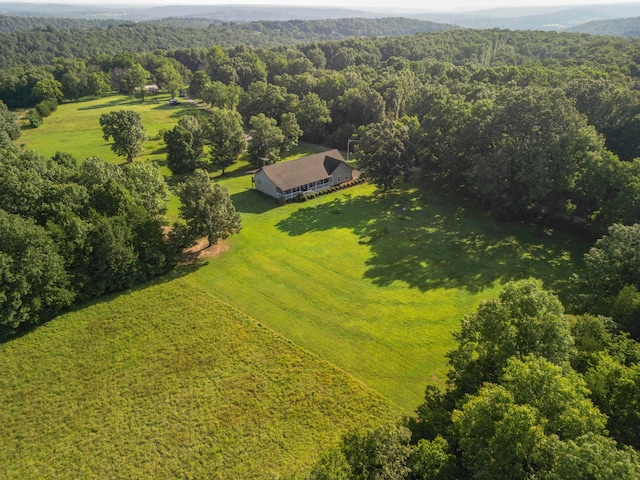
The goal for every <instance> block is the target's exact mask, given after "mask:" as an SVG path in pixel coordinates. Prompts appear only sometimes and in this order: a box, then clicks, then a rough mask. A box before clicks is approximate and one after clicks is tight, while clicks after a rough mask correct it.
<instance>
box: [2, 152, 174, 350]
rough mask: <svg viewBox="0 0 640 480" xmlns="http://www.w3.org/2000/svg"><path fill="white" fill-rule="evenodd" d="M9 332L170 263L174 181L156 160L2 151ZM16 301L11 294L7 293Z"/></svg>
mask: <svg viewBox="0 0 640 480" xmlns="http://www.w3.org/2000/svg"><path fill="white" fill-rule="evenodd" d="M0 183H2V185H3V188H2V189H0V202H2V204H3V207H4V209H3V210H2V214H3V217H2V222H3V228H2V229H1V230H2V232H1V233H0V235H2V234H4V235H6V238H5V239H4V240H2V242H0V259H1V260H0V263H1V264H2V266H1V267H0V270H2V272H1V273H0V276H3V279H4V280H3V281H2V282H0V284H1V285H2V289H4V290H2V292H0V304H2V306H1V307H0V309H3V310H5V311H4V312H3V315H2V318H6V319H7V323H6V324H3V326H2V328H0V330H2V332H0V335H1V336H2V337H5V336H7V335H10V334H12V333H14V332H15V331H17V330H19V329H20V328H27V327H29V326H33V325H37V324H39V323H41V322H43V321H45V320H47V319H49V318H51V317H53V316H54V315H56V314H57V313H59V312H60V311H61V310H63V309H64V308H65V307H68V306H69V305H70V304H71V303H72V302H73V300H74V299H75V298H77V299H78V300H84V299H87V298H90V297H94V296H98V295H102V294H103V293H105V292H112V291H116V290H119V289H122V288H128V287H131V286H133V285H135V284H136V283H139V282H141V281H144V280H146V279H149V278H151V277H153V276H156V275H160V274H163V273H166V272H167V271H168V270H170V269H171V268H172V267H173V265H174V263H175V257H174V254H173V253H172V250H171V249H170V247H169V246H168V245H167V244H166V242H165V241H164V238H163V232H162V222H161V217H160V215H161V214H162V213H164V211H165V210H166V202H167V195H168V188H167V186H166V183H165V182H164V179H163V178H162V176H161V175H160V173H159V172H158V169H157V167H155V166H154V165H152V164H135V165H128V166H126V167H124V168H121V167H118V166H115V165H112V164H108V163H105V162H103V161H101V160H99V159H97V158H89V159H87V160H86V161H85V162H83V164H82V165H81V166H80V167H78V166H77V164H76V162H75V160H74V159H73V158H72V157H70V156H69V155H66V154H62V153H58V154H56V155H55V156H54V157H53V158H52V159H44V158H42V157H40V156H38V155H36V154H34V153H32V152H28V151H23V150H19V149H5V150H3V151H2V152H1V153H0ZM5 301H6V302H7V303H3V302H5Z"/></svg>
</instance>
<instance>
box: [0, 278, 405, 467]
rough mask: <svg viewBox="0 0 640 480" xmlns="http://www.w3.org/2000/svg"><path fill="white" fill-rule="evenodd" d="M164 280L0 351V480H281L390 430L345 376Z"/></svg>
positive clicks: (197, 291)
mask: <svg viewBox="0 0 640 480" xmlns="http://www.w3.org/2000/svg"><path fill="white" fill-rule="evenodd" d="M165 280H166V281H165V282H158V283H157V284H155V285H152V286H148V287H146V288H141V289H139V290H136V291H133V292H129V293H124V294H122V295H119V296H115V297H111V298H107V299H105V300H104V301H102V302H98V303H96V304H94V305H91V306H88V307H86V308H83V309H79V310H78V311H75V312H72V313H69V314H66V315H63V316H60V317H58V318H56V319H55V320H53V321H51V322H49V323H48V324H46V325H44V326H42V327H41V328H39V329H38V330H36V331H34V332H31V333H30V334H28V335H25V336H23V337H21V338H17V339H14V340H12V341H9V342H6V343H4V344H2V345H0V371H1V372H2V375H0V403H1V404H2V405H3V408H2V409H0V438H2V445H3V447H2V449H0V465H1V466H2V473H1V474H0V477H2V478H68V479H72V478H83V479H91V478H96V479H97V478H156V479H161V478H167V479H168V478H221V479H223V478H225V479H226V478H255V479H261V478H263V479H268V478H281V476H282V475H284V474H289V473H296V472H301V471H305V470H306V469H307V468H309V465H310V464H312V463H313V462H314V461H315V459H316V458H317V455H318V454H319V452H321V451H322V450H323V449H325V448H326V447H327V446H328V445H330V444H333V443H335V442H336V441H337V440H338V439H339V437H340V435H341V434H342V433H343V432H344V431H345V430H346V429H347V428H351V427H354V426H365V425H373V424H377V423H379V422H380V421H383V420H384V419H390V418H393V416H392V415H393V413H392V411H391V410H390V408H389V407H388V404H387V403H386V402H385V400H384V399H383V398H382V397H381V396H380V395H378V394H376V393H375V392H373V391H372V390H371V389H369V388H368V387H366V386H365V385H364V384H362V383H361V382H359V381H357V380H356V379H355V378H353V377H352V376H350V375H348V374H347V373H345V372H343V371H340V370H338V369H337V368H335V367H334V366H333V365H331V364H329V363H328V362H327V361H325V360H322V359H320V358H318V357H317V356H316V355H314V354H313V353H310V352H308V351H305V350H302V349H301V348H299V347H297V346H296V345H294V344H293V343H291V342H290V341H288V340H287V339H285V338H283V337H282V336H280V335H278V334H276V333H274V332H273V331H272V330H270V329H269V328H266V327H265V326H264V325H263V324H261V323H260V322H258V321H256V320H255V319H253V318H250V317H248V316H246V315H244V314H243V313H242V312H240V311H239V310H237V309H236V308H234V307H233V306H231V305H229V304H227V303H225V302H222V301H220V300H218V299H217V298H216V297H214V296H212V295H211V294H210V293H208V292H207V291H206V290H204V289H202V288H200V287H198V286H195V285H194V282H193V281H187V280H186V279H185V278H180V277H179V276H175V277H172V278H170V279H169V278H167V279H165Z"/></svg>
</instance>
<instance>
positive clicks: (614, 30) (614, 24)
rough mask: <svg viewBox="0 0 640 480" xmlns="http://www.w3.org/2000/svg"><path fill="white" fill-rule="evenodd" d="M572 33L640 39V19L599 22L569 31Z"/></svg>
mask: <svg viewBox="0 0 640 480" xmlns="http://www.w3.org/2000/svg"><path fill="white" fill-rule="evenodd" d="M569 31H571V32H579V33H589V34H591V35H612V36H617V37H640V17H633V18H618V19H616V20H598V21H594V22H589V23H585V24H583V25H578V26H576V27H573V28H571V29H569Z"/></svg>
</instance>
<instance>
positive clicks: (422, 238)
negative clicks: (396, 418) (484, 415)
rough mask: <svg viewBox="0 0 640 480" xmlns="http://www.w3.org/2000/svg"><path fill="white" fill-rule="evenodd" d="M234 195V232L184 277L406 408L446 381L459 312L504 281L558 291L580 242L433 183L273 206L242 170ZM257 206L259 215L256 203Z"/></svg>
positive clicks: (234, 180)
mask: <svg viewBox="0 0 640 480" xmlns="http://www.w3.org/2000/svg"><path fill="white" fill-rule="evenodd" d="M216 181H219V182H220V183H222V184H224V185H225V186H227V187H228V188H229V190H230V191H231V193H232V195H233V197H234V198H237V199H240V200H241V201H240V202H238V204H239V209H240V211H241V212H242V214H243V222H244V227H243V230H242V232H241V233H240V234H239V235H238V236H235V237H232V238H230V239H228V242H229V244H230V246H231V248H230V250H229V251H227V252H225V253H224V254H223V255H222V256H220V257H219V258H216V259H213V260H210V261H209V263H208V264H207V265H205V266H203V267H202V268H200V269H199V270H198V271H196V272H194V273H193V274H192V275H191V276H189V277H188V280H190V281H193V282H194V284H197V285H202V286H203V287H204V288H205V289H207V290H209V291H213V292H216V294H218V295H221V296H222V297H223V298H225V299H226V300H227V301H229V302H230V303H232V304H234V305H237V306H238V308H240V309H242V310H243V311H246V312H248V313H249V314H250V315H252V316H254V317H256V318H259V319H260V320H261V321H263V322H265V323H266V324H267V325H269V326H270V327H272V328H274V329H275V330H277V331H278V332H280V333H282V334H283V335H284V336H285V337H287V338H289V339H292V340H293V341H295V342H296V343H297V344H299V345H302V346H304V347H305V348H308V349H309V350H311V351H313V352H315V353H317V354H318V355H320V356H321V357H322V358H326V359H328V360H330V361H331V362H334V363H335V364H336V365H338V366H340V367H341V368H344V369H345V370H348V371H350V372H352V373H353V374H354V375H355V376H356V377H357V378H359V379H361V380H363V381H365V382H366V383H367V384H368V385H370V386H371V387H373V388H374V389H376V390H377V391H379V392H381V393H382V394H383V395H385V396H386V397H387V398H389V399H391V400H392V401H393V402H395V403H396V404H397V405H399V406H400V407H402V408H403V409H405V411H407V412H410V411H411V410H413V408H415V406H416V405H417V404H418V403H419V402H420V400H421V398H422V394H423V392H424V388H425V385H426V384H427V383H436V384H440V385H442V384H443V381H444V376H445V373H446V359H445V353H446V352H447V351H448V350H450V349H452V348H453V347H454V346H455V344H454V339H453V336H452V332H453V331H454V330H456V329H457V328H459V324H460V320H461V319H462V317H463V316H464V315H465V314H467V313H470V312H471V311H473V310H474V309H475V308H476V307H477V305H478V304H479V303H480V302H481V301H482V300H483V299H486V298H491V297H493V296H495V295H496V294H497V292H498V291H499V289H500V288H501V286H502V285H503V284H504V282H506V281H509V280H515V279H520V278H528V277H538V278H541V279H543V280H544V281H545V284H546V285H547V286H548V287H551V288H556V289H562V288H563V287H564V285H565V281H566V279H568V278H569V275H570V272H571V271H572V269H573V268H574V262H575V261H576V260H577V259H578V258H579V257H580V256H581V254H582V252H583V251H584V248H585V246H584V245H583V244H581V242H579V241H575V239H574V238H572V237H569V236H565V235H562V234H557V233H548V234H547V233H544V232H538V231H537V230H536V229H535V228H532V227H529V226H528V225H506V224H505V225H501V224H499V223H497V222H495V221H494V220H492V219H491V218H488V217H486V216H484V215H482V214H479V213H478V212H475V211H473V210H470V209H466V208H463V207H461V206H460V205H458V204H456V203H455V202H451V201H450V200H448V199H447V198H446V197H443V196H441V195H440V194H438V193H437V192H419V191H415V190H411V191H406V192H392V193H389V194H386V195H379V194H378V193H376V192H375V188H374V187H373V186H371V185H363V186H358V187H355V188H352V189H349V190H345V191H341V192H336V193H333V194H329V195H326V196H323V197H319V198H316V199H314V200H312V201H309V202H306V203H303V204H289V205H286V206H282V207H275V206H274V202H273V200H271V199H268V198H266V197H264V196H260V194H258V193H256V192H251V191H249V190H248V186H247V185H248V184H249V183H250V182H249V178H248V176H247V177H227V178H225V177H218V178H216ZM256 212H258V213H256Z"/></svg>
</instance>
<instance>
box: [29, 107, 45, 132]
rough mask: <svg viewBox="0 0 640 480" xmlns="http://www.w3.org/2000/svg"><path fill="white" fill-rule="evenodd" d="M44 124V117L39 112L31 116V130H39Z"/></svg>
mask: <svg viewBox="0 0 640 480" xmlns="http://www.w3.org/2000/svg"><path fill="white" fill-rule="evenodd" d="M42 123H43V120H42V117H41V116H40V114H39V113H38V112H35V111H34V112H31V113H30V114H29V125H31V128H38V127H39V126H40V125H42Z"/></svg>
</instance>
